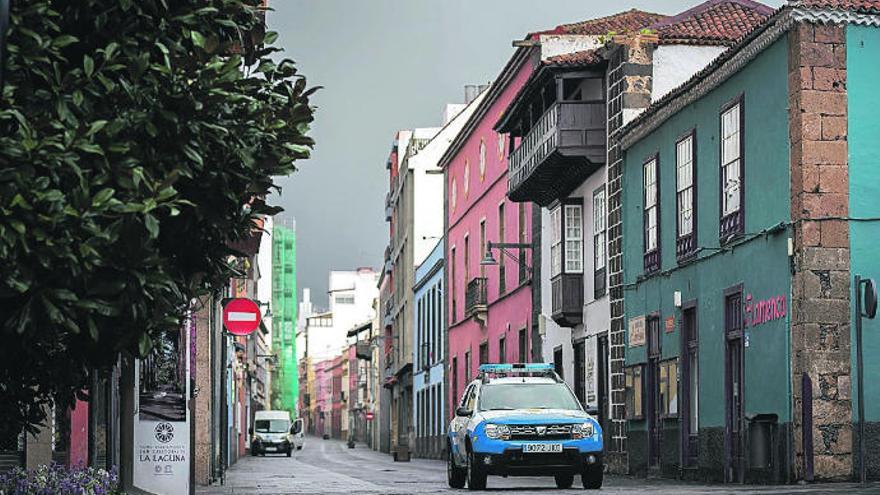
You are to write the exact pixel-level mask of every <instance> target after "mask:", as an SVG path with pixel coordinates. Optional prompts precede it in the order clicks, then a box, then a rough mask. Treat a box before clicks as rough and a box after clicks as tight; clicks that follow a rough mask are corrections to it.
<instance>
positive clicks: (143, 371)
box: [134, 319, 191, 495]
mask: <svg viewBox="0 0 880 495" xmlns="http://www.w3.org/2000/svg"><path fill="white" fill-rule="evenodd" d="M190 323H191V321H190V320H189V319H188V320H187V321H186V322H185V324H184V325H182V326H181V329H180V330H179V331H174V332H167V333H166V334H164V335H162V336H161V337H160V338H158V339H156V342H155V345H154V347H153V350H152V351H151V352H150V355H148V356H147V357H146V358H144V359H140V360H138V365H137V373H136V377H135V387H136V388H137V390H136V392H137V393H135V397H136V400H137V403H136V407H135V411H136V413H135V418H134V424H135V427H134V486H136V487H137V488H140V489H142V490H146V491H148V492H150V493H154V494H156V495H177V494H185V493H188V492H189V465H190V451H189V445H190V428H191V423H190V418H189V408H188V407H187V406H188V400H187V398H188V397H189V382H190V380H189V376H190V331H191V328H190V327H191V324H190Z"/></svg>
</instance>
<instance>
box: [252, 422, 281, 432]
mask: <svg viewBox="0 0 880 495" xmlns="http://www.w3.org/2000/svg"><path fill="white" fill-rule="evenodd" d="M289 425H290V422H289V421H287V420H286V419H258V420H257V421H256V422H255V423H254V429H255V430H257V433H287V430H288V429H290V426H289Z"/></svg>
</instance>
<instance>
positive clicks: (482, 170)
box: [480, 139, 486, 182]
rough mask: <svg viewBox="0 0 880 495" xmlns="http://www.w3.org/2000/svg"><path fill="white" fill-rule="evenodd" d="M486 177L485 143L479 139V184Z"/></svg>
mask: <svg viewBox="0 0 880 495" xmlns="http://www.w3.org/2000/svg"><path fill="white" fill-rule="evenodd" d="M485 177H486V142H485V141H483V140H482V139H480V182H482V181H483V178H485Z"/></svg>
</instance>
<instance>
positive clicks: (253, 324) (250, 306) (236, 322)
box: [223, 297, 261, 335]
mask: <svg viewBox="0 0 880 495" xmlns="http://www.w3.org/2000/svg"><path fill="white" fill-rule="evenodd" d="M260 318H261V315H260V307H259V306H258V305H257V303H255V302H253V301H251V300H250V299H244V298H241V297H239V298H236V299H232V300H230V301H229V302H228V303H226V306H223V326H225V327H226V330H229V333H231V334H234V335H248V334H249V333H251V332H253V331H254V330H256V329H257V327H258V326H260Z"/></svg>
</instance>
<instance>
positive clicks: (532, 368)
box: [477, 363, 562, 383]
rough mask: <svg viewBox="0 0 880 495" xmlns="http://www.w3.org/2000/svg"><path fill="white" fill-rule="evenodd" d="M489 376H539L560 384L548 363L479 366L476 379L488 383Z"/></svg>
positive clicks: (560, 379) (553, 368)
mask: <svg viewBox="0 0 880 495" xmlns="http://www.w3.org/2000/svg"><path fill="white" fill-rule="evenodd" d="M490 376H495V377H502V376H507V377H512V376H521V377H526V376H540V377H546V378H552V379H554V380H555V381H557V382H561V381H562V378H560V377H559V375H558V374H556V369H555V367H554V366H553V365H552V364H549V363H505V364H481V365H480V368H479V373H478V374H477V378H478V379H480V381H482V382H483V383H486V382H488V381H489V377H490Z"/></svg>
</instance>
